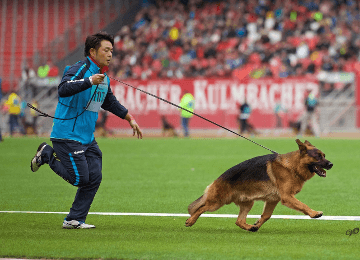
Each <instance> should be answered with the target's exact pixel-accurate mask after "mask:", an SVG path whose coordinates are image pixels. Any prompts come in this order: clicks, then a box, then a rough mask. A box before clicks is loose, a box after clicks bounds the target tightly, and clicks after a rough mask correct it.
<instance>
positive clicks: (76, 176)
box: [31, 32, 142, 229]
mask: <svg viewBox="0 0 360 260" xmlns="http://www.w3.org/2000/svg"><path fill="white" fill-rule="evenodd" d="M113 45H114V38H113V36H111V35H109V34H107V33H105V32H99V33H96V34H94V35H90V36H88V37H87V38H86V41H85V51H84V53H85V57H86V58H85V60H82V61H79V62H78V63H76V64H74V65H73V66H71V67H70V68H67V71H65V73H64V75H63V78H62V80H61V83H60V85H59V86H58V94H59V101H58V104H57V107H56V111H55V117H56V118H61V119H54V124H53V128H52V132H51V136H50V140H51V142H52V145H53V147H51V146H50V145H49V144H47V143H45V142H44V143H42V144H40V146H39V148H38V150H37V152H36V154H35V156H34V157H33V158H32V160H31V170H32V171H33V172H36V171H37V170H38V169H39V167H41V166H42V165H43V164H49V166H50V168H51V169H52V170H53V171H54V172H55V173H56V174H57V175H59V176H60V177H62V178H63V179H64V180H65V181H67V182H69V183H70V184H72V185H73V186H75V187H78V190H77V193H76V196H75V199H74V202H73V204H72V207H71V208H70V212H69V214H68V215H67V216H66V218H65V219H64V222H63V228H68V229H72V228H95V226H94V225H89V224H85V220H86V217H87V215H88V212H89V210H90V206H91V204H92V202H93V199H94V197H95V194H96V192H97V190H98V188H99V186H100V183H101V179H102V152H101V150H100V148H99V146H98V144H97V142H96V140H95V138H94V131H95V123H96V120H97V118H98V111H99V109H100V108H103V109H104V110H107V111H109V112H111V113H113V114H115V115H116V116H118V117H120V118H121V119H125V120H127V121H128V122H129V124H130V126H131V127H132V129H133V135H135V133H136V134H137V137H138V138H140V139H141V138H142V131H141V130H140V127H139V126H138V124H137V123H136V121H135V120H134V118H133V117H132V116H131V115H130V114H129V113H128V110H127V109H126V108H125V107H124V106H123V105H121V104H120V103H119V101H118V100H117V99H116V98H115V96H114V94H113V93H112V91H111V88H110V80H109V77H108V76H107V75H106V73H105V72H106V70H107V66H108V65H109V64H110V61H111V59H112V52H113ZM84 110H85V111H84ZM71 118H72V119H71ZM66 119H71V120H66Z"/></svg>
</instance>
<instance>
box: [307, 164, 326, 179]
mask: <svg viewBox="0 0 360 260" xmlns="http://www.w3.org/2000/svg"><path fill="white" fill-rule="evenodd" d="M309 168H310V171H311V172H315V173H316V174H317V175H319V176H320V177H326V171H325V170H324V169H323V168H321V167H320V166H318V165H310V166H309Z"/></svg>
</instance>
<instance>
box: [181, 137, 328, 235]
mask: <svg viewBox="0 0 360 260" xmlns="http://www.w3.org/2000/svg"><path fill="white" fill-rule="evenodd" d="M296 143H297V144H298V146H299V150H297V151H294V152H290V153H287V154H269V155H263V156H259V157H255V158H252V159H249V160H247V161H244V162H242V163H240V164H238V165H235V166H234V167H232V168H230V169H228V170H227V171H225V172H224V173H223V174H222V175H221V176H220V177H219V178H217V179H216V180H215V181H214V182H213V183H212V184H210V185H209V186H208V187H207V188H206V189H205V192H204V195H202V196H201V197H200V198H198V199H197V200H195V201H194V202H193V203H191V204H190V205H189V207H188V211H189V214H190V218H188V219H187V220H186V222H185V225H186V226H187V227H191V226H192V225H194V224H195V222H196V220H197V219H198V218H199V217H200V215H201V214H202V213H204V212H206V211H210V212H212V211H215V210H217V209H219V208H220V207H222V206H224V205H225V204H230V203H232V202H234V203H235V204H236V205H238V206H239V207H240V213H239V216H238V218H237V220H236V223H235V224H236V225H237V226H239V227H240V228H242V229H244V230H248V231H252V232H255V231H257V230H258V229H259V228H260V227H261V226H262V225H263V224H264V223H265V222H266V221H267V220H268V219H269V218H270V217H271V215H272V213H273V211H274V209H275V207H276V205H277V204H278V203H279V201H281V203H282V204H283V205H285V206H287V207H289V208H291V209H295V210H298V211H301V212H303V213H304V214H306V215H309V216H310V217H311V218H319V217H321V216H322V214H323V212H322V211H315V210H313V209H311V208H310V207H308V206H307V205H306V204H304V203H302V202H301V201H299V200H297V199H296V198H295V194H297V193H299V192H300V191H301V189H302V187H303V185H304V183H305V182H306V181H307V180H309V179H311V178H312V177H313V176H314V175H315V174H317V175H319V176H320V177H326V171H325V170H324V169H326V170H330V169H331V168H332V166H333V164H332V163H331V162H330V161H328V160H326V159H325V154H324V153H323V152H322V151H320V150H319V149H317V148H316V147H315V146H313V145H312V144H311V143H310V142H308V141H305V142H304V143H302V142H301V141H300V140H299V139H297V140H296ZM255 200H263V201H265V205H264V210H263V213H262V215H261V218H260V219H259V220H258V221H256V223H255V224H254V225H249V224H247V223H246V216H247V214H248V213H249V211H250V210H251V208H252V206H253V205H254V201H255Z"/></svg>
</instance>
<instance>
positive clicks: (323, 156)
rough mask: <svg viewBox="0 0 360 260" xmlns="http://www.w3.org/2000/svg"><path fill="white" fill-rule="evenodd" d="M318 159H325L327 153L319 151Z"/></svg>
mask: <svg viewBox="0 0 360 260" xmlns="http://www.w3.org/2000/svg"><path fill="white" fill-rule="evenodd" d="M317 157H318V158H317V159H318V160H321V159H324V158H325V154H321V153H318V156H317Z"/></svg>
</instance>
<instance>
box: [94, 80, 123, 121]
mask: <svg viewBox="0 0 360 260" xmlns="http://www.w3.org/2000/svg"><path fill="white" fill-rule="evenodd" d="M101 108H103V109H105V110H107V111H109V112H111V113H113V114H114V115H116V116H118V117H120V118H122V119H124V118H125V116H126V115H127V113H128V110H127V109H126V108H125V107H124V106H123V105H121V104H120V102H119V101H118V100H117V99H116V97H115V96H114V94H113V92H112V90H111V88H110V85H109V89H108V92H107V94H106V97H105V100H104V103H103V104H102V106H101Z"/></svg>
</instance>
